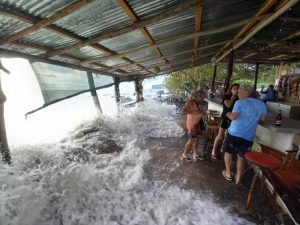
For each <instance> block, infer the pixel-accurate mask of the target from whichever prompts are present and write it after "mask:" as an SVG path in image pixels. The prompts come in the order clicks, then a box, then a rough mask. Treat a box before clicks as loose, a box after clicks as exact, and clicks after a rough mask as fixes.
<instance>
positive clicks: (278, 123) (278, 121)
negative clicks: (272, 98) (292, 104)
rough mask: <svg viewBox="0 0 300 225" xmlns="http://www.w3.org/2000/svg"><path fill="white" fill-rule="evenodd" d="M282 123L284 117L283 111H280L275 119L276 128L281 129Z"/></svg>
mask: <svg viewBox="0 0 300 225" xmlns="http://www.w3.org/2000/svg"><path fill="white" fill-rule="evenodd" d="M281 123H282V115H281V110H278V113H277V115H276V117H275V126H276V127H280V126H281Z"/></svg>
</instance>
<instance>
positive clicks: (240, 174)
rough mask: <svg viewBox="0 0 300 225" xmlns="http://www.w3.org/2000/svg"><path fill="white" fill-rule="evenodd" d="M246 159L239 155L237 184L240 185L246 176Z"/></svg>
mask: <svg viewBox="0 0 300 225" xmlns="http://www.w3.org/2000/svg"><path fill="white" fill-rule="evenodd" d="M245 165H246V162H245V159H244V158H243V157H241V156H239V155H237V163H236V178H235V179H236V180H235V182H236V183H237V184H238V183H240V181H241V179H242V177H243V175H244V170H245Z"/></svg>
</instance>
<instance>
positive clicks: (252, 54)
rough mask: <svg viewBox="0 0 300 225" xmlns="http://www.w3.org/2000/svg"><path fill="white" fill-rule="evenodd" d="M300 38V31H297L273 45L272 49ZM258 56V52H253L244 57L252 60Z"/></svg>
mask: <svg viewBox="0 0 300 225" xmlns="http://www.w3.org/2000/svg"><path fill="white" fill-rule="evenodd" d="M298 36H300V31H297V32H295V33H293V34H290V35H289V36H287V37H285V38H283V39H282V41H276V42H275V43H273V44H271V45H270V47H271V48H272V47H276V46H279V45H281V44H282V43H285V42H286V41H289V40H291V39H293V38H295V37H298ZM257 54H258V52H251V53H249V54H248V55H246V56H245V57H243V59H246V58H250V57H252V56H254V55H257Z"/></svg>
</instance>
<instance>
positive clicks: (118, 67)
mask: <svg viewBox="0 0 300 225" xmlns="http://www.w3.org/2000/svg"><path fill="white" fill-rule="evenodd" d="M227 42H228V40H226V41H222V42H217V43H214V44H211V45H207V46H202V47H198V48H197V49H196V50H205V49H209V48H213V47H217V46H219V45H224V44H226V43H227ZM194 50H195V49H189V50H186V51H182V52H177V53H175V54H171V55H167V56H164V57H167V58H170V57H175V56H179V55H183V54H186V53H190V52H192V51H194ZM154 60H156V61H157V60H162V59H161V57H151V58H148V59H144V60H141V61H137V62H136V63H140V64H144V63H149V62H151V61H154ZM128 66H130V64H122V65H119V66H115V67H114V68H113V69H112V70H109V72H114V71H115V70H116V69H121V68H124V67H128Z"/></svg>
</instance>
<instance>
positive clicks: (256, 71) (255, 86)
mask: <svg viewBox="0 0 300 225" xmlns="http://www.w3.org/2000/svg"><path fill="white" fill-rule="evenodd" d="M258 69H259V63H256V67H255V77H254V84H253V90H254V92H255V91H256V88H257V77H258Z"/></svg>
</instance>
